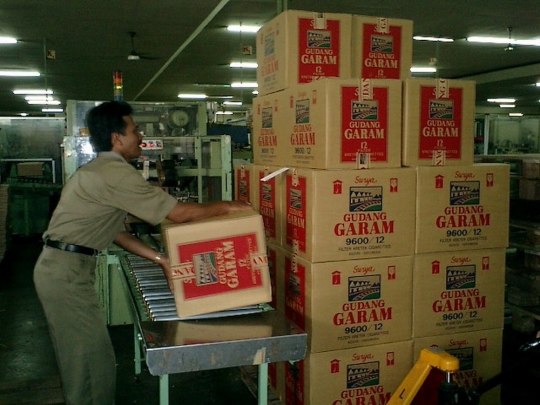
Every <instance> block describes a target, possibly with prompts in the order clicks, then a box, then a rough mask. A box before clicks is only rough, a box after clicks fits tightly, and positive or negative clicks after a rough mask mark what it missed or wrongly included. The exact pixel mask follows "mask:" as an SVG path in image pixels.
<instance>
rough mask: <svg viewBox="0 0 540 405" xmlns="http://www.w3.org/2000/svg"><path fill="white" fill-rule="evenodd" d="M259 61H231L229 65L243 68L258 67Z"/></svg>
mask: <svg viewBox="0 0 540 405" xmlns="http://www.w3.org/2000/svg"><path fill="white" fill-rule="evenodd" d="M258 66H259V65H258V64H257V62H231V64H230V65H229V67H232V68H242V69H257V67H258Z"/></svg>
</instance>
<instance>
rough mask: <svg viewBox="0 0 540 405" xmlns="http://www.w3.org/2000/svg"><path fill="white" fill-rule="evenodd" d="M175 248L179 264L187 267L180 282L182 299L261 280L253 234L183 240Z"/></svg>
mask: <svg viewBox="0 0 540 405" xmlns="http://www.w3.org/2000/svg"><path fill="white" fill-rule="evenodd" d="M177 248H178V257H179V260H180V266H181V267H184V268H188V267H189V271H187V272H185V274H190V276H188V277H186V278H185V280H184V282H183V283H182V286H183V289H184V297H185V299H186V300H189V299H196V298H202V297H208V296H213V295H218V294H223V293H227V292H237V291H240V290H247V289H250V288H254V287H260V286H261V285H262V284H263V282H262V278H261V271H260V269H259V268H258V266H257V260H259V259H260V256H261V254H260V253H259V252H258V244H257V235H256V234H245V235H237V236H231V237H228V238H224V239H216V240H209V241H203V242H198V243H189V244H183V245H179V246H177ZM258 258H259V259H258ZM261 264H262V263H261ZM174 274H175V275H176V274H177V273H176V271H175V273H174ZM173 277H174V276H173Z"/></svg>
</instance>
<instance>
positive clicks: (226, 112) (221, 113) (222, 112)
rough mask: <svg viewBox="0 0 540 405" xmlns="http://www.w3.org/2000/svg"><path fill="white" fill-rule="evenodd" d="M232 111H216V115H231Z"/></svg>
mask: <svg viewBox="0 0 540 405" xmlns="http://www.w3.org/2000/svg"><path fill="white" fill-rule="evenodd" d="M232 114H233V112H232V111H216V115H232Z"/></svg>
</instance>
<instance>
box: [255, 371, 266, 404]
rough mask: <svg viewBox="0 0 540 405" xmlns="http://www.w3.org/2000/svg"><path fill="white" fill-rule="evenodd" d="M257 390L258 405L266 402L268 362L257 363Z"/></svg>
mask: <svg viewBox="0 0 540 405" xmlns="http://www.w3.org/2000/svg"><path fill="white" fill-rule="evenodd" d="M257 380H258V385H259V388H258V390H257V397H258V405H267V404H268V363H262V364H259V376H258V379H257Z"/></svg>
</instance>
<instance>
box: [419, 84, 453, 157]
mask: <svg viewBox="0 0 540 405" xmlns="http://www.w3.org/2000/svg"><path fill="white" fill-rule="evenodd" d="M462 115H463V89H461V88H449V89H448V97H447V98H437V88H436V87H435V86H422V87H421V88H420V133H419V134H418V137H419V142H418V144H419V150H418V157H419V158H420V159H431V158H432V157H433V153H434V151H441V152H444V155H445V158H446V159H460V158H461V140H462V132H463V128H462Z"/></svg>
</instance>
